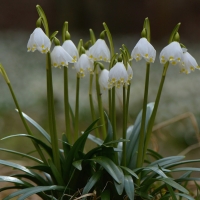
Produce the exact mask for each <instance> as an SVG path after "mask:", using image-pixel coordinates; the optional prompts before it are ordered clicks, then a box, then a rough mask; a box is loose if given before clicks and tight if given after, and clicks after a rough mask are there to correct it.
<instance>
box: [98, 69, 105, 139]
mask: <svg viewBox="0 0 200 200" xmlns="http://www.w3.org/2000/svg"><path fill="white" fill-rule="evenodd" d="M96 92H97V101H98V108H99V115H100V123H101V125H102V136H103V139H105V138H106V124H105V117H104V110H103V106H102V99H101V91H100V86H99V72H98V69H97V68H96Z"/></svg>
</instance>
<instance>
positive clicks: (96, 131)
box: [89, 74, 99, 137]
mask: <svg viewBox="0 0 200 200" xmlns="http://www.w3.org/2000/svg"><path fill="white" fill-rule="evenodd" d="M93 77H94V74H90V87H89V100H90V111H91V115H92V121H95V120H96V115H95V110H94V103H93V98H92V81H93ZM95 135H96V137H99V129H98V128H96V129H95Z"/></svg>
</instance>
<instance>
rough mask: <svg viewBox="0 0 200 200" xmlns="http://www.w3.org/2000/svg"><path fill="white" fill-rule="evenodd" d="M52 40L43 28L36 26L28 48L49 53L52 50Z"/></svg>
mask: <svg viewBox="0 0 200 200" xmlns="http://www.w3.org/2000/svg"><path fill="white" fill-rule="evenodd" d="M50 47H51V41H50V39H49V38H48V37H47V36H46V34H45V33H44V32H43V30H42V29H41V28H36V29H35V30H34V31H33V33H32V34H31V35H30V38H29V40H28V44H27V49H28V52H29V51H32V52H34V51H35V50H38V51H40V52H41V53H47V52H48V51H49V50H50Z"/></svg>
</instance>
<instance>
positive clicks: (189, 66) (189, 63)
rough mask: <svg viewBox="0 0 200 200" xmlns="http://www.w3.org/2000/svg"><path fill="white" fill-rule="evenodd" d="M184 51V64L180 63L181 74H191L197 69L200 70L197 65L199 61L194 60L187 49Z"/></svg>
mask: <svg viewBox="0 0 200 200" xmlns="http://www.w3.org/2000/svg"><path fill="white" fill-rule="evenodd" d="M182 50H183V57H182V62H180V64H179V66H180V72H182V73H185V74H189V73H190V72H191V71H194V70H195V69H199V68H200V67H199V66H198V64H197V61H196V60H195V59H194V57H193V56H191V55H190V54H189V53H188V52H187V49H185V48H182Z"/></svg>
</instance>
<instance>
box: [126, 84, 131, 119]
mask: <svg viewBox="0 0 200 200" xmlns="http://www.w3.org/2000/svg"><path fill="white" fill-rule="evenodd" d="M130 91H131V83H129V85H128V88H127V98H126V123H127V120H128V108H129V99H130Z"/></svg>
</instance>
